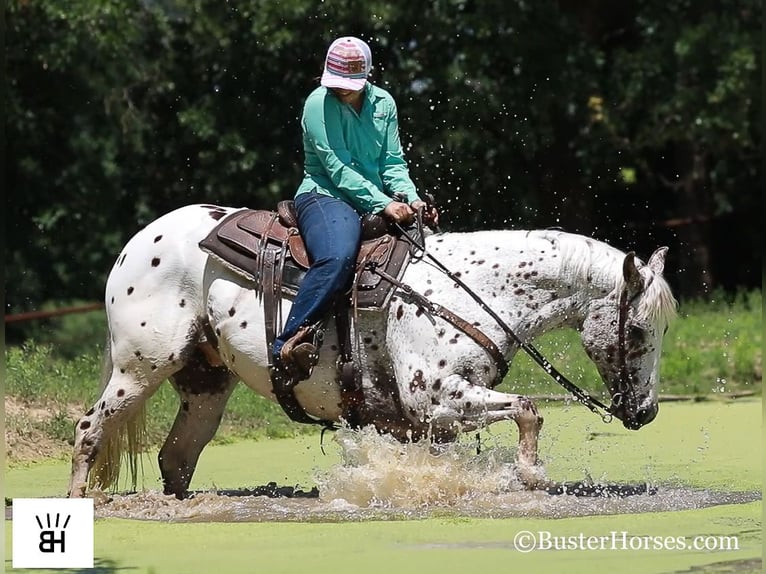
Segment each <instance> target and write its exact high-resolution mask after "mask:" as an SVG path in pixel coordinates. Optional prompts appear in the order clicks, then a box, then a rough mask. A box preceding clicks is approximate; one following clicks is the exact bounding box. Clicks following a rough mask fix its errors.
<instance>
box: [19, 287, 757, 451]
mask: <svg viewBox="0 0 766 574" xmlns="http://www.w3.org/2000/svg"><path fill="white" fill-rule="evenodd" d="M761 309H762V293H761V291H751V292H741V293H738V294H736V295H733V296H724V295H723V294H721V295H716V296H714V297H712V298H711V299H710V300H707V301H702V300H695V301H688V302H682V304H681V305H680V307H679V318H678V320H677V321H675V322H674V323H673V324H672V325H671V326H670V329H669V330H668V333H667V335H666V337H665V343H664V345H665V346H664V351H663V357H662V364H661V379H662V382H661V389H660V393H661V395H662V394H665V395H686V396H693V397H709V396H711V395H716V394H720V393H739V392H743V391H752V392H754V393H755V394H761V380H762V330H763V329H762V325H763V322H762V311H761ZM88 315H89V317H90V318H89V319H86V318H84V317H83V316H71V317H70V316H67V317H61V318H59V319H58V322H54V323H51V324H52V325H54V326H55V328H52V327H51V328H49V329H48V330H47V331H46V330H44V329H38V331H37V336H38V337H40V338H41V339H38V341H40V342H35V341H31V340H30V341H27V342H26V343H24V344H23V345H20V346H9V347H8V348H6V351H5V358H6V377H7V380H6V394H7V395H10V396H12V397H14V399H16V400H19V401H23V402H25V403H30V404H36V405H43V406H44V407H45V408H47V409H48V410H49V411H50V413H51V416H50V418H48V419H46V420H43V421H37V422H34V421H33V422H31V423H29V421H27V424H32V425H36V426H37V428H38V430H40V431H41V432H43V433H44V434H45V435H47V436H50V437H53V438H54V439H56V440H64V439H65V440H71V435H72V430H71V429H72V425H73V424H74V422H75V421H74V419H73V418H72V417H71V416H70V415H69V414H67V413H68V412H71V410H72V409H71V406H72V405H76V406H79V407H80V408H81V412H83V413H84V412H85V410H87V409H88V408H89V407H90V406H91V404H92V403H93V402H94V401H95V400H96V398H97V396H98V391H99V389H98V387H99V380H100V379H101V368H102V367H101V361H102V359H101V354H102V345H101V343H100V341H102V340H103V314H102V313H100V312H99V313H91V314H88ZM89 329H90V330H91V331H92V332H91V334H90V337H91V339H92V340H91V341H90V342H89V341H88V340H87V337H86V335H85V333H88V332H89ZM73 332H77V333H79V335H78V336H77V337H76V338H73V340H74V341H76V347H75V349H72V348H68V347H67V346H66V343H65V341H66V340H67V336H68V335H70V334H72V333H73ZM43 339H44V341H43ZM535 346H536V347H537V348H538V349H539V350H540V351H541V352H542V353H543V355H545V356H546V357H547V358H548V359H549V360H550V361H551V363H552V364H553V365H554V366H556V367H557V368H558V369H559V370H561V371H562V372H563V373H564V374H565V375H566V376H567V377H568V378H569V379H571V380H572V381H573V382H574V383H575V384H577V385H578V386H581V387H583V388H585V389H587V390H589V391H590V392H594V393H598V392H603V385H602V383H601V382H600V379H599V376H598V374H597V372H596V370H595V367H594V366H593V364H592V363H591V361H590V360H589V359H588V358H587V356H586V355H585V353H584V352H583V350H582V348H581V346H580V343H579V335H578V334H577V333H576V332H574V331H557V332H554V333H550V334H548V335H546V336H544V337H541V338H540V339H538V340H537V341H535ZM511 382H513V385H511ZM501 388H505V390H510V389H511V388H512V389H513V392H517V393H525V394H533V395H535V394H563V389H560V388H559V387H558V386H557V385H556V384H555V383H554V382H553V381H552V380H551V379H550V378H549V377H548V376H547V375H546V374H545V372H543V370H542V369H541V368H540V367H539V366H538V365H537V364H535V363H533V362H532V360H531V359H529V358H528V357H527V356H526V355H524V354H523V353H521V354H519V355H518V356H517V358H516V359H515V360H514V363H513V365H512V367H511V370H510V372H509V374H508V376H507V377H506V380H505V382H504V383H503V385H502V387H501ZM68 407H69V408H68ZM177 409H178V400H177V396H176V394H175V392H174V391H173V390H172V388H171V387H170V385H163V386H162V387H161V388H160V390H159V391H158V392H157V393H156V394H155V396H154V397H152V399H151V401H150V404H149V412H150V416H149V417H148V419H149V437H150V439H151V440H152V441H153V442H154V443H156V444H158V443H159V442H160V441H161V440H163V439H164V437H165V436H167V432H168V429H169V428H170V425H171V424H172V422H173V419H174V418H175V414H176V411H177ZM14 420H15V419H14V418H10V420H8V426H9V427H12V426H13V424H14ZM9 430H13V429H12V428H10V429H9ZM305 432H315V429H314V428H313V427H311V426H306V425H297V424H294V423H292V422H291V421H290V420H289V419H288V418H287V417H286V416H285V415H284V413H283V412H282V411H281V409H280V407H279V406H278V405H276V404H274V403H272V402H270V401H268V400H266V399H264V398H262V397H260V396H258V395H257V394H256V393H254V392H253V391H251V390H250V389H248V388H246V387H244V385H240V386H238V387H237V389H236V390H235V391H234V393H233V395H232V397H231V399H230V401H229V404H228V408H227V410H226V413H225V415H224V419H223V421H222V424H221V429H220V430H219V432H218V435H217V438H216V439H215V440H216V441H217V442H227V441H230V440H232V439H233V438H239V437H247V438H258V437H272V438H277V437H287V436H293V435H295V434H297V433H305Z"/></svg>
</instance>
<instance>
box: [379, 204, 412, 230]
mask: <svg viewBox="0 0 766 574" xmlns="http://www.w3.org/2000/svg"><path fill="white" fill-rule="evenodd" d="M383 215H385V216H386V217H388V218H389V219H390V220H392V221H394V222H396V223H401V224H403V225H407V224H409V223H411V222H412V219H413V217H414V216H415V212H414V211H413V209H412V208H411V207H410V206H409V205H407V204H406V203H402V202H401V201H392V202H391V203H389V204H388V205H387V206H386V208H385V209H384V210H383Z"/></svg>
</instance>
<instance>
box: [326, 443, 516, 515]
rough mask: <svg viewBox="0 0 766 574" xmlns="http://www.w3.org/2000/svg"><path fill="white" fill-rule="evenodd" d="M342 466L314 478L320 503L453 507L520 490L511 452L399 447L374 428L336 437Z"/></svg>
mask: <svg viewBox="0 0 766 574" xmlns="http://www.w3.org/2000/svg"><path fill="white" fill-rule="evenodd" d="M335 441H336V442H337V443H338V446H339V447H340V455H341V463H340V464H337V465H335V466H333V467H331V468H330V469H328V470H326V471H322V472H320V473H317V475H316V476H315V477H314V478H315V480H316V482H317V485H318V487H319V492H320V500H322V501H325V502H329V501H333V500H344V501H346V502H348V503H351V504H354V505H356V506H360V507H386V508H418V507H424V506H431V507H433V506H445V507H452V506H455V505H459V504H463V503H466V502H469V501H475V500H476V499H478V498H482V497H487V496H492V497H494V496H496V495H498V494H501V493H508V492H517V491H521V490H523V489H524V487H523V485H522V483H521V481H520V480H519V477H518V475H517V472H516V467H515V464H514V462H513V461H514V458H515V449H513V448H507V447H493V448H491V449H487V450H485V451H483V452H482V453H480V454H477V453H476V447H475V445H469V444H464V443H451V444H448V445H438V446H435V445H431V444H429V442H428V441H422V442H419V443H408V444H402V443H399V442H398V441H396V440H394V439H393V438H391V437H390V436H387V435H379V434H378V433H376V432H375V431H374V430H373V429H364V430H361V431H352V430H347V429H341V430H340V431H338V432H337V433H336V435H335Z"/></svg>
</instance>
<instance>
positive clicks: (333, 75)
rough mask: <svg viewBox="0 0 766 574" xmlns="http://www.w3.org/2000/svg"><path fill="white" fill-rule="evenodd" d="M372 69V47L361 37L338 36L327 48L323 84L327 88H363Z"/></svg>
mask: <svg viewBox="0 0 766 574" xmlns="http://www.w3.org/2000/svg"><path fill="white" fill-rule="evenodd" d="M371 69H372V53H371V52H370V47H369V46H368V45H367V44H366V43H365V42H364V41H362V40H360V39H359V38H354V37H353V36H344V37H343V38H338V39H337V40H335V41H334V42H333V43H332V44H330V48H329V49H328V50H327V58H325V63H324V73H323V74H322V80H321V82H320V83H321V84H322V85H323V86H324V87H326V88H341V89H344V90H354V91H356V90H361V89H362V88H364V85H365V84H366V83H367V76H368V75H369V73H370V70H371Z"/></svg>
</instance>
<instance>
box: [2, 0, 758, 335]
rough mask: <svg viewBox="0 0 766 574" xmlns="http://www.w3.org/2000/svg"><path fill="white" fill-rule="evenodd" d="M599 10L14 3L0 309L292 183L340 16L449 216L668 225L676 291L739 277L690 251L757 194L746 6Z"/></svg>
mask: <svg viewBox="0 0 766 574" xmlns="http://www.w3.org/2000/svg"><path fill="white" fill-rule="evenodd" d="M596 5H597V7H598V9H594V7H593V5H592V3H576V2H559V1H555V0H542V1H539V2H534V3H529V2H521V1H518V2H516V1H514V2H508V1H507V0H483V1H482V2H475V1H462V0H457V1H456V0H433V1H431V2H427V3H416V2H390V1H383V0H372V1H370V2H364V3H360V2H358V1H356V0H334V1H333V2H332V3H330V4H329V5H328V3H327V2H316V1H315V0H282V1H280V2H266V1H263V0H249V1H245V2H220V1H219V0H167V1H163V2H131V1H128V0H98V1H94V0H72V1H69V2H66V3H61V2H59V1H58V0H39V1H35V2H30V1H27V0H11V2H10V3H9V5H8V8H7V23H8V26H7V29H8V42H7V48H8V49H7V65H8V71H9V74H8V76H9V85H8V99H7V100H8V106H7V110H8V111H7V114H6V115H7V131H8V138H7V140H8V143H9V146H8V157H9V161H8V180H7V188H8V189H9V190H10V191H11V194H12V198H13V200H12V201H9V202H8V203H7V205H6V220H7V222H8V234H7V239H8V248H7V250H6V252H5V269H6V282H7V283H6V284H7V289H6V302H7V304H8V306H9V309H10V310H11V312H19V311H24V310H29V309H37V308H39V307H40V305H41V304H42V302H44V301H59V300H74V299H78V300H89V301H92V300H99V299H100V298H101V295H102V291H103V284H104V280H105V277H106V274H107V273H108V271H109V268H110V267H111V265H112V263H113V261H114V259H115V257H116V256H117V254H118V253H119V251H120V249H121V247H122V245H123V244H124V242H125V241H126V240H127V239H128V238H129V237H130V236H131V235H132V234H133V233H134V232H135V231H137V229H139V228H140V227H141V226H143V225H145V224H147V223H148V222H149V221H151V220H152V219H154V218H156V217H158V216H159V215H161V214H162V213H164V212H166V211H169V210H170V209H172V208H175V207H178V206H180V205H183V204H187V203H195V202H204V203H210V202H218V203H224V204H231V205H250V206H256V207H272V206H273V205H275V203H276V200H277V199H282V198H286V197H290V196H292V194H293V192H294V190H295V188H296V186H297V184H298V182H299V180H300V177H301V172H302V166H301V164H302V155H301V149H300V128H299V122H298V118H299V115H300V111H301V107H302V103H303V100H304V98H305V96H306V95H307V94H308V93H309V91H310V90H311V89H312V88H313V87H314V86H315V79H316V77H317V76H318V75H319V71H320V69H321V63H322V60H323V57H324V51H325V49H326V46H327V45H328V43H329V42H330V41H331V40H332V39H333V38H334V37H336V36H338V35H341V34H348V33H353V34H356V35H359V36H362V37H364V38H366V39H368V40H369V41H370V42H371V44H372V46H373V54H374V60H375V68H376V69H375V81H376V82H377V83H379V84H381V85H382V86H383V87H385V88H387V89H389V90H390V91H391V92H392V93H393V94H394V95H395V97H396V99H397V102H398V104H399V110H400V116H401V122H400V123H401V127H402V139H403V142H404V144H405V146H406V148H407V154H408V159H409V161H410V163H411V166H412V173H413V177H414V178H415V180H416V182H417V184H418V185H419V187H420V188H421V189H423V190H428V191H431V192H433V193H434V194H435V196H436V198H437V201H438V202H440V203H441V206H442V209H443V212H444V216H443V224H444V226H445V228H447V229H467V228H471V229H473V228H476V227H499V226H502V227H506V226H509V225H513V226H515V227H547V226H552V225H556V226H564V227H565V228H567V229H568V230H570V231H577V232H582V233H586V234H589V235H596V236H598V237H599V238H600V239H604V240H607V241H609V242H610V243H613V244H615V245H616V246H618V247H621V248H624V249H626V250H627V249H635V250H636V251H637V252H639V253H649V252H651V251H652V250H653V249H654V248H656V247H657V246H658V245H659V244H662V243H667V244H669V245H671V251H670V257H671V258H672V259H673V260H672V262H671V263H672V264H671V265H669V267H672V268H674V269H677V270H678V276H677V277H675V276H672V275H671V280H672V281H674V282H675V283H676V284H678V285H679V287H680V288H681V290H682V291H683V292H684V293H685V294H688V293H699V292H701V291H703V290H704V289H705V288H706V285H709V284H710V282H711V281H713V284H715V280H716V279H717V281H718V282H725V285H726V286H727V287H730V288H731V287H736V286H737V285H742V284H753V282H754V281H757V279H756V277H757V278H759V277H760V273H759V271H760V264H759V263H758V261H757V255H756V254H757V250H756V249H742V250H738V251H737V253H736V259H737V261H736V262H733V263H731V264H729V265H728V267H726V268H725V269H722V270H719V269H717V268H715V265H726V263H727V262H728V261H730V260H731V259H734V257H720V256H719V257H716V258H708V259H707V260H706V259H705V258H704V257H700V256H697V255H696V254H701V253H704V252H705V250H707V249H710V250H713V249H718V250H719V252H720V251H721V250H723V249H724V246H723V245H722V246H720V247H716V242H717V241H732V244H734V245H736V244H738V243H739V244H745V245H753V246H755V245H758V244H760V241H756V240H758V239H759V237H760V225H759V222H758V218H757V216H756V213H758V210H757V207H758V206H757V201H758V198H757V194H752V193H746V192H745V193H743V190H749V189H754V188H756V187H757V185H758V183H759V177H760V174H759V173H758V169H759V166H758V164H757V162H755V161H753V158H754V156H755V152H756V150H757V149H758V145H759V143H760V133H759V131H758V125H759V124H758V122H757V118H756V113H757V105H756V104H757V102H758V101H760V99H759V94H758V85H757V80H758V73H757V70H758V68H759V66H760V61H759V52H758V50H757V46H758V42H757V38H758V33H759V26H758V18H756V17H755V15H756V14H757V13H760V6H759V5H758V3H756V2H755V0H745V1H744V2H742V1H740V2H734V1H733V0H726V1H725V2H723V4H720V5H719V4H715V3H711V2H709V1H702V2H695V3H690V2H688V0H670V1H663V2H659V1H656V0H652V1H649V2H640V3H628V4H625V3H609V2H597V4H596ZM687 219H688V220H690V221H691V223H682V224H681V226H680V227H678V228H677V230H676V228H670V227H665V226H664V222H665V221H666V220H667V221H681V222H683V221H686V220H687ZM708 221H712V222H714V223H713V226H714V227H715V226H716V225H722V226H723V227H722V228H721V229H723V230H724V231H725V233H724V234H723V239H720V238H718V236H716V235H715V234H714V231H715V229H713V230H711V229H709V227H710V225H708V223H706V222H708ZM717 222H720V223H717ZM676 225H677V224H676ZM730 238H731V239H730ZM711 260H714V262H713V263H711V262H710V261H711ZM703 271H704V273H703ZM26 328H27V325H26V324H24V325H17V324H14V325H12V326H11V327H10V328H9V330H8V335H9V337H10V338H11V340H17V341H18V340H22V339H23V338H24V337H25V336H28V334H27V333H26V331H25V329H26Z"/></svg>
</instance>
